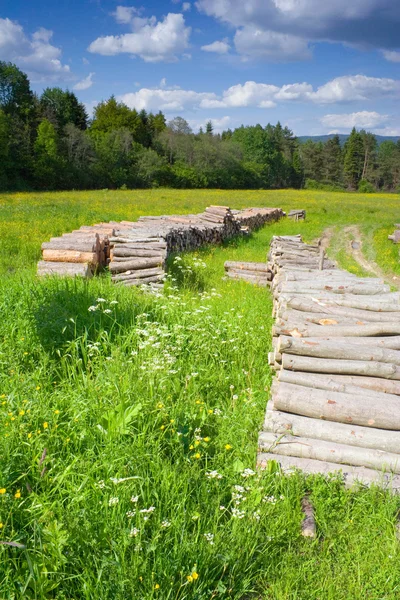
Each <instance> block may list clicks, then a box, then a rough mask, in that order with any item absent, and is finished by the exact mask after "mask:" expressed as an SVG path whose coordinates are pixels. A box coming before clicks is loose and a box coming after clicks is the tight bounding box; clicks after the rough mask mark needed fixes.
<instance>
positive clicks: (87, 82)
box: [74, 73, 95, 90]
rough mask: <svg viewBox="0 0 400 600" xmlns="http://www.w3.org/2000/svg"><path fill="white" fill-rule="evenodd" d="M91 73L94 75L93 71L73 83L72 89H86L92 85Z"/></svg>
mask: <svg viewBox="0 0 400 600" xmlns="http://www.w3.org/2000/svg"><path fill="white" fill-rule="evenodd" d="M93 75H95V73H89V75H88V76H87V77H85V78H84V79H82V81H78V83H77V84H75V85H74V90H88V89H89V88H90V87H92V85H93V83H94V81H93Z"/></svg>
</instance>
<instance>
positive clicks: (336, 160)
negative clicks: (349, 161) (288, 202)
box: [313, 135, 343, 185]
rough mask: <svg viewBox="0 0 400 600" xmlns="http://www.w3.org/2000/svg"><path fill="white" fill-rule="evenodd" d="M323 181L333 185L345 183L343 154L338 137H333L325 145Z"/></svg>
mask: <svg viewBox="0 0 400 600" xmlns="http://www.w3.org/2000/svg"><path fill="white" fill-rule="evenodd" d="M313 179H315V178H313ZM323 179H324V181H325V182H326V183H330V184H333V185H338V184H341V183H342V182H343V153H342V147H341V145H340V138H339V136H338V135H335V136H333V138H331V139H329V140H328V141H327V142H326V143H325V145H324V149H323Z"/></svg>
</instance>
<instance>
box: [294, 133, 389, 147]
mask: <svg viewBox="0 0 400 600" xmlns="http://www.w3.org/2000/svg"><path fill="white" fill-rule="evenodd" d="M334 136H335V134H333V133H331V134H329V135H299V136H298V138H297V139H298V140H299V142H300V143H301V144H304V142H307V141H308V140H312V141H313V142H323V143H325V142H327V141H328V140H330V139H331V138H333V137H334ZM338 136H339V139H340V143H341V145H342V146H343V144H344V143H345V141H346V140H347V138H348V137H349V135H348V134H346V133H339V134H338ZM375 137H376V141H377V142H378V146H379V145H380V144H382V142H387V141H390V142H397V141H398V140H399V139H400V138H399V136H392V135H391V136H384V135H376V136H375Z"/></svg>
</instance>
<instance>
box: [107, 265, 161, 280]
mask: <svg viewBox="0 0 400 600" xmlns="http://www.w3.org/2000/svg"><path fill="white" fill-rule="evenodd" d="M155 275H160V276H163V275H165V273H164V271H163V270H162V269H160V268H159V267H156V268H154V269H139V270H137V271H125V272H124V273H122V274H120V275H114V276H113V277H112V278H111V279H112V281H125V280H129V279H142V278H143V277H154V276H155Z"/></svg>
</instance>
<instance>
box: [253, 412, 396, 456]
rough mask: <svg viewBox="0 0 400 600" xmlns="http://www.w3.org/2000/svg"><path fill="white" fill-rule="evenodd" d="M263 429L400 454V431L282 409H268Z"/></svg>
mask: <svg viewBox="0 0 400 600" xmlns="http://www.w3.org/2000/svg"><path fill="white" fill-rule="evenodd" d="M268 404H270V403H268ZM263 430H264V431H271V432H273V433H280V434H283V433H288V432H291V433H292V434H293V435H296V436H298V437H306V438H307V437H311V438H313V439H317V440H325V441H328V442H335V443H337V444H348V445H350V446H357V447H359V448H369V449H374V450H382V451H384V452H388V453H394V454H395V455H396V454H398V455H400V432H399V431H390V430H388V429H376V428H374V427H361V426H359V425H347V424H345V423H335V422H334V421H322V420H321V419H310V418H309V417H302V416H300V415H294V414H289V413H284V412H281V411H278V410H270V409H268V407H267V412H266V415H265V420H264V425H263ZM333 462H335V461H333Z"/></svg>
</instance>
